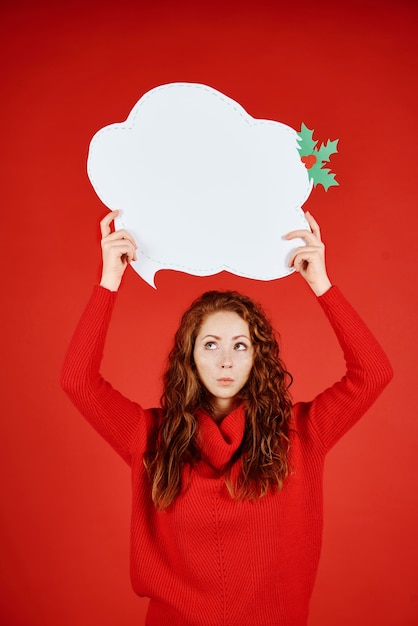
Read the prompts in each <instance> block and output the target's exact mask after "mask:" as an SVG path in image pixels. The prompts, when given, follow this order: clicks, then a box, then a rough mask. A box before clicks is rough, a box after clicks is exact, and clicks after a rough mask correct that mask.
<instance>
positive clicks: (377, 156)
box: [0, 0, 418, 626]
mask: <svg viewBox="0 0 418 626" xmlns="http://www.w3.org/2000/svg"><path fill="white" fill-rule="evenodd" d="M0 18H1V19H0V22H1V25H0V29H1V32H0V35H1V39H0V41H1V44H2V46H3V51H2V54H1V59H2V65H3V68H2V77H3V78H2V85H3V95H2V99H1V106H2V145H1V148H2V150H1V152H2V174H3V175H4V176H3V183H2V187H1V190H2V201H3V206H2V211H3V231H2V232H3V237H4V240H3V243H2V245H1V253H2V257H3V258H2V261H1V277H2V282H3V290H2V291H3V296H2V307H1V315H2V320H1V328H2V357H3V365H2V376H1V382H2V387H3V390H2V423H1V428H2V432H1V443H0V445H1V451H0V459H1V464H2V468H1V482H2V485H1V488H2V497H1V527H0V544H1V545H0V553H1V560H2V563H1V568H0V577H1V579H0V580H1V582H0V588H1V592H0V594H1V597H0V622H1V624H4V625H6V626H38V625H39V626H49V625H51V626H57V625H60V626H70V625H75V624H77V625H79V624H82V625H87V624H88V625H96V624H97V625H100V626H106V625H109V626H114V625H115V624H118V625H119V624H123V625H126V626H129V625H132V626H133V625H135V626H139V625H140V624H142V623H143V616H144V614H145V610H146V602H147V601H146V600H141V599H138V598H137V597H136V596H135V595H134V594H133V592H132V591H131V588H130V582H129V567H128V555H129V508H130V507H129V500H130V482H129V472H128V469H127V467H126V466H125V465H124V464H123V462H122V461H121V460H120V459H119V458H118V457H117V456H116V455H115V454H114V452H113V451H112V450H111V449H110V448H109V447H108V446H107V445H106V444H105V443H104V442H103V441H102V440H100V439H99V438H98V436H97V435H96V434H95V433H94V432H93V430H92V429H91V428H90V427H89V426H88V425H87V424H86V423H85V422H84V421H83V419H82V418H81V417H80V416H79V415H78V414H77V412H76V411H75V409H74V408H73V407H72V406H71V405H70V403H69V402H68V400H67V398H66V397H65V396H64V394H63V393H62V392H61V390H60V388H59V382H58V380H59V370H60V366H61V362H62V359H63V354H64V352H65V349H66V345H67V343H68V340H69V337H70V335H71V333H72V331H73V328H74V326H75V324H76V321H77V319H78V317H79V315H80V313H81V310H82V308H83V306H84V304H85V302H86V299H87V298H88V296H89V293H90V290H91V286H92V285H93V283H95V281H96V280H97V277H98V274H99V266H100V254H99V247H98V242H99V234H98V221H99V219H100V218H101V217H102V216H103V215H104V214H105V213H106V209H105V208H104V207H103V206H102V205H101V203H100V201H99V199H98V198H97V197H96V196H95V194H94V192H93V189H92V188H91V186H90V183H89V181H88V179H87V175H86V156H87V149H88V144H89V141H90V139H91V137H92V136H93V134H94V133H95V132H96V131H97V130H98V129H99V128H101V127H102V126H104V125H106V124H109V123H112V122H116V121H122V120H124V119H125V118H126V116H127V114H128V113H129V111H130V109H131V108H132V106H133V105H134V104H135V102H136V101H137V100H138V98H139V97H140V96H141V95H142V94H143V93H145V92H146V91H147V90H149V89H151V88H152V87H155V86H157V85H160V84H163V83H167V82H174V81H190V82H203V83H206V84H208V85H210V86H212V87H214V88H215V89H218V90H220V91H222V92H224V93H225V94H226V95H228V96H230V97H232V98H234V99H236V100H237V101H238V102H239V103H240V104H242V105H243V106H244V108H245V109H246V110H247V111H248V112H249V113H250V114H251V115H253V116H254V117H259V118H267V119H275V120H279V121H282V122H285V123H287V124H289V125H290V126H292V127H294V128H299V127H300V123H301V122H302V121H304V122H305V123H306V124H307V125H308V126H309V127H310V128H315V131H316V132H315V137H316V138H319V139H327V138H331V139H334V138H337V137H338V138H339V139H340V145H339V148H340V153H339V154H338V155H336V156H335V157H333V167H334V170H335V171H336V172H337V179H338V181H339V183H340V187H338V188H332V189H330V190H329V191H328V192H327V193H325V192H324V191H323V190H322V188H318V189H316V190H315V191H314V192H313V193H312V194H311V197H310V198H309V200H308V202H307V205H306V207H305V208H309V210H310V211H311V212H312V213H313V214H314V215H315V216H316V217H317V219H318V221H319V222H320V224H321V226H322V231H323V235H324V239H325V241H326V243H327V244H328V248H327V250H328V257H327V258H328V265H329V269H330V274H331V278H332V279H333V280H334V282H335V283H338V284H339V285H340V286H341V288H342V289H343V291H344V292H345V293H346V295H347V296H348V297H349V299H350V300H351V301H352V303H353V304H354V305H355V306H356V308H357V309H358V310H359V312H360V313H361V314H362V315H363V316H364V317H365V318H366V320H367V321H368V323H369V325H370V326H371V328H372V329H373V330H374V332H375V333H376V335H377V336H378V337H379V339H380V340H381V342H382V344H383V345H384V347H385V348H386V350H387V352H388V353H389V355H390V357H391V360H392V363H393V366H394V369H395V379H394V381H393V382H392V384H391V385H390V387H389V388H388V389H387V390H386V391H385V392H384V395H383V396H382V397H381V398H380V399H379V400H378V402H377V403H376V404H375V405H374V406H373V407H372V409H371V410H370V411H369V413H368V415H367V416H366V417H365V418H364V419H363V420H362V422H360V424H359V425H358V426H356V427H355V428H354V429H353V430H352V431H351V432H350V433H349V434H348V435H347V436H346V437H345V438H344V439H343V440H342V441H341V443H340V444H339V445H338V446H337V447H336V448H335V449H334V450H333V451H332V453H331V454H330V456H329V459H328V462H327V466H326V477H325V531H324V545H323V553H322V559H321V564H320V569H319V574H318V579H317V585H316V588H315V592H314V596H313V600H312V607H311V617H310V621H309V626H333V625H335V624H338V625H339V626H352V624H356V625H357V626H412V625H413V624H417V623H418V591H417V585H416V581H417V580H418V575H417V563H418V554H417V540H416V532H417V527H418V524H417V521H418V520H417V498H416V491H417V453H418V449H417V435H418V425H417V419H416V407H417V404H418V398H417V387H418V385H417V382H416V353H417V341H416V339H417V336H416V305H417V290H416V284H417V280H416V247H417V237H416V231H417V225H418V224H417V212H416V209H417V202H416V190H415V186H416V180H417V167H416V166H417V139H418V138H417V133H416V118H415V117H416V112H417V110H418V109H417V86H416V85H417V69H418V68H417V59H418V57H417V41H418V32H417V25H418V5H417V3H416V2H415V1H413V0H411V1H409V2H408V1H406V0H396V1H391V2H380V3H378V2H370V1H367V0H366V1H365V0H362V1H361V2H360V1H359V2H353V1H350V0H349V1H347V2H344V3H341V4H340V3H338V2H334V3H331V2H320V1H319V2H316V3H315V2H313V1H311V2H297V1H294V2H291V1H290V0H289V2H288V3H281V2H280V1H276V2H268V1H264V0H257V1H255V0H254V1H253V2H249V1H248V2H247V1H245V0H241V2H229V3H228V2H220V1H219V0H212V1H211V2H207V3H205V2H202V3H197V2H186V1H181V0H180V1H179V2H177V3H172V2H168V1H167V2H166V1H155V2H151V1H149V2H141V1H140V0H139V1H138V2H128V1H127V0H120V1H119V2H106V1H104V0H102V1H101V2H97V3H93V2H90V3H88V2H87V3H86V2H81V1H80V2H73V3H63V4H62V5H61V3H57V2H52V1H51V2H46V1H42V0H39V1H38V2H33V3H29V2H23V1H21V0H14V1H13V2H12V1H11V0H9V2H3V3H2V8H1V10H0ZM244 219H247V218H245V217H244ZM221 227H222V226H221V225H218V224H215V225H213V230H211V231H210V233H209V235H210V236H213V237H214V239H216V229H217V228H221ZM203 236H207V233H205V234H204V235H203ZM249 253H251V252H249ZM156 280H157V287H158V289H157V291H154V290H152V289H151V288H150V287H149V286H148V285H146V284H145V283H144V282H143V281H142V280H141V279H140V278H139V277H137V276H136V275H135V274H134V273H133V272H131V271H128V275H127V276H126V280H125V283H124V286H123V288H122V291H121V293H120V297H119V301H118V304H117V308H116V312H115V316H114V320H113V323H112V327H111V331H110V335H109V340H108V344H107V350H106V357H105V361H104V365H103V370H104V373H105V375H106V376H107V377H109V378H110V379H111V380H112V381H113V382H114V384H115V385H116V386H118V387H119V388H120V389H121V390H122V391H124V392H125V393H126V394H128V395H129V396H131V397H133V398H136V399H140V400H141V401H142V402H143V403H144V404H145V405H150V404H155V403H156V402H157V401H158V397H159V392H160V375H161V370H162V366H163V363H164V359H165V356H166V352H167V349H168V347H169V344H170V339H171V337H172V334H173V331H174V328H175V326H176V324H177V321H178V316H179V314H180V312H181V311H182V310H183V309H184V308H185V307H186V306H187V304H188V303H189V302H190V300H191V299H192V298H194V297H195V296H196V295H197V294H199V293H201V292H202V291H203V290H206V289H209V288H229V287H233V288H236V289H239V290H241V291H243V292H246V293H248V294H249V295H251V296H253V297H255V298H257V299H259V300H260V301H262V302H263V304H264V305H265V307H266V308H267V310H268V311H270V312H271V315H272V316H273V318H274V322H275V325H276V326H277V328H278V329H279V330H280V333H281V335H282V337H283V350H284V355H285V359H286V361H287V364H288V367H289V369H290V371H292V372H293V374H294V375H295V379H296V382H295V385H294V388H293V394H294V397H295V399H303V398H304V399H308V398H310V397H311V396H312V394H314V393H315V392H317V391H319V390H321V389H322V388H323V387H324V386H325V385H328V384H329V383H331V382H333V381H334V380H335V379H336V378H337V377H339V376H340V374H341V372H342V367H343V364H342V358H341V355H340V353H339V350H338V348H337V346H336V344H335V341H334V338H333V336H332V334H331V331H330V330H329V328H328V326H327V324H326V322H325V321H324V319H323V317H322V315H321V312H320V310H319V307H318V306H317V304H316V302H315V299H314V297H313V296H312V295H311V293H310V292H309V290H308V288H307V287H306V285H305V284H303V281H302V280H301V279H300V278H299V277H298V276H290V277H288V278H284V279H282V280H279V281H274V282H267V283H263V282H256V281H250V280H245V279H241V278H237V277H235V276H232V275H228V274H226V273H225V274H221V275H218V276H211V277H206V278H198V277H192V276H187V275H184V274H181V273H176V272H169V271H164V272H160V273H159V274H158V275H157V279H156Z"/></svg>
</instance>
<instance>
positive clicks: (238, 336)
mask: <svg viewBox="0 0 418 626" xmlns="http://www.w3.org/2000/svg"><path fill="white" fill-rule="evenodd" d="M208 337H212V339H216V340H217V341H221V339H222V337H218V336H217V335H211V334H209V335H205V336H204V337H202V339H201V341H203V340H204V339H207V338H208ZM241 337H244V338H245V339H248V341H250V338H249V337H248V336H247V335H235V337H232V339H233V340H234V341H236V340H237V339H240V338H241Z"/></svg>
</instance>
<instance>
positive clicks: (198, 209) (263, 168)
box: [87, 83, 312, 286]
mask: <svg viewBox="0 0 418 626" xmlns="http://www.w3.org/2000/svg"><path fill="white" fill-rule="evenodd" d="M297 139H298V135H297V133H296V131H295V130H294V129H293V128H290V126H287V125H286V124H282V123H280V122H276V121H271V120H261V119H254V118H253V117H251V115H249V114H248V113H247V112H246V111H245V110H244V109H243V108H242V107H241V106H240V105H239V104H238V103H237V102H235V101H234V100H232V99H231V98H228V97H227V96H225V95H224V94H222V93H220V92H219V91H216V90H215V89H212V88H211V87H208V86H206V85H200V84H196V83H170V84H168V85H162V86H160V87H156V88H155V89H152V90H151V91H149V92H148V93H146V94H145V95H144V96H143V97H142V98H141V99H140V100H139V101H138V102H137V104H136V105H135V106H134V108H133V109H132V111H131V113H130V114H129V116H128V118H127V120H126V121H125V122H122V123H117V124H111V125H110V126H106V127H105V128H102V129H101V130H100V131H98V132H97V133H96V134H95V135H94V137H93V139H92V141H91V144H90V150H89V156H88V163H87V169H88V175H89V178H90V181H91V183H92V185H93V187H94V189H95V191H96V193H97V195H98V196H99V198H100V199H101V200H102V202H103V203H104V204H105V205H106V206H107V207H108V208H109V209H111V210H112V209H120V210H121V216H120V217H119V218H118V220H117V227H118V228H126V229H127V230H129V231H130V232H131V233H132V234H133V236H134V237H135V239H136V242H137V244H138V246H139V249H138V251H137V253H138V260H137V261H135V262H133V263H132V267H133V268H134V269H135V271H136V272H137V273H138V274H139V275H140V276H142V278H143V279H144V280H145V281H146V282H147V283H149V284H150V285H152V286H155V285H154V277H155V274H156V272H157V271H158V270H161V269H173V270H178V271H182V272H187V273H188V274H193V275H197V276H208V275H211V274H216V273H218V272H221V271H222V270H226V271H228V272H231V273H232V274H236V275H238V276H244V277H247V278H252V279H256V280H273V279H276V278H281V277H283V276H287V275H288V274H290V273H292V272H293V271H294V270H293V269H291V268H289V267H288V259H289V256H290V253H291V251H292V250H294V249H295V248H296V247H297V246H299V245H303V243H304V242H303V240H301V239H298V240H293V241H286V240H283V238H282V237H283V235H285V234H286V233H287V232H289V231H291V230H295V229H299V228H309V226H308V223H307V221H306V220H305V218H304V214H303V211H302V208H301V207H302V205H303V203H304V202H305V201H306V199H307V198H308V196H309V194H310V192H311V190H312V181H310V180H309V176H308V172H307V169H306V167H305V166H304V164H303V163H302V162H301V159H300V153H299V151H298V143H297Z"/></svg>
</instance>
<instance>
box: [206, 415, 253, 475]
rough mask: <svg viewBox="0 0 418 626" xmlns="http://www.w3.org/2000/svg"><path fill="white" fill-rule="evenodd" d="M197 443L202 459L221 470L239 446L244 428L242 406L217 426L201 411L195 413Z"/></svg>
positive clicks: (211, 418)
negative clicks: (197, 431)
mask: <svg viewBox="0 0 418 626" xmlns="http://www.w3.org/2000/svg"><path fill="white" fill-rule="evenodd" d="M197 420H198V423H199V434H198V443H199V447H200V450H201V453H202V457H203V459H204V460H205V461H206V462H207V463H209V465H211V466H212V467H213V468H215V469H218V470H221V469H222V468H223V467H224V466H225V465H226V464H227V463H228V461H230V460H231V458H232V456H233V455H234V454H235V452H236V451H237V450H238V448H239V446H240V445H241V442H242V438H243V436H244V428H245V410H244V405H243V404H240V405H239V406H238V407H237V408H236V409H235V410H234V411H232V413H229V415H227V416H226V417H224V419H223V420H222V422H220V423H219V424H218V423H217V422H215V420H214V419H213V417H211V416H210V415H209V414H208V413H207V412H206V411H204V410H203V409H199V410H198V411H197Z"/></svg>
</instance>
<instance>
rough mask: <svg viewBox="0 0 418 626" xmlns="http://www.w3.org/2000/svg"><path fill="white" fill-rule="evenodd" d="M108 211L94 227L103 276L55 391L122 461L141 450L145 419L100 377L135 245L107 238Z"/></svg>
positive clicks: (125, 236)
mask: <svg viewBox="0 0 418 626" xmlns="http://www.w3.org/2000/svg"><path fill="white" fill-rule="evenodd" d="M116 215H117V212H116V211H112V212H111V213H109V214H108V215H107V216H106V217H105V218H104V220H102V222H101V223H100V227H101V232H102V251H103V272H102V280H101V283H100V286H96V287H95V288H94V290H93V293H92V295H91V298H90V300H89V302H88V304H87V307H86V308H85V310H84V313H83V315H82V317H81V319H80V321H79V323H78V326H77V328H76V330H75V332H74V335H73V337H72V339H71V342H70V345H69V347H68V350H67V354H66V356H65V360H64V364H63V368H62V374H61V385H62V387H63V389H64V391H65V392H66V393H67V395H68V396H69V397H70V399H71V401H72V402H73V403H74V405H75V406H76V407H77V409H78V410H79V411H80V412H81V413H82V415H83V416H84V417H85V418H86V419H87V420H88V421H89V422H90V423H91V424H92V426H93V427H94V428H95V429H96V430H97V431H98V432H99V433H100V434H101V435H102V436H103V437H104V438H105V439H106V440H107V441H108V442H109V443H110V444H111V445H112V446H113V448H114V449H115V450H116V451H117V452H118V453H119V454H120V455H121V456H122V457H123V458H124V459H125V460H126V461H127V462H129V461H130V450H131V446H132V444H133V441H134V439H135V438H136V437H139V438H140V439H142V442H143V444H144V445H145V440H146V436H147V431H148V428H149V423H148V422H149V419H150V417H149V413H148V412H147V411H144V410H143V409H142V408H141V407H140V406H139V405H138V404H137V403H135V402H132V401H131V400H128V399H127V398H125V397H124V396H123V395H122V394H120V393H119V392H118V391H116V390H115V389H113V387H112V385H111V384H110V383H108V382H107V381H106V380H104V378H103V377H102V375H101V373H100V366H101V361H102V356H103V349H104V344H105V339H106V334H107V329H108V326H109V323H110V319H111V315H112V311H113V306H114V303H115V300H116V293H115V292H116V291H117V289H118V287H119V285H120V282H121V280H122V276H123V273H124V271H125V269H126V267H127V265H128V263H129V262H130V260H132V259H134V258H135V242H134V241H133V238H132V237H131V235H130V234H129V233H127V232H126V231H116V232H114V233H112V232H111V229H110V225H111V222H112V221H113V220H114V218H115V217H116Z"/></svg>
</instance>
